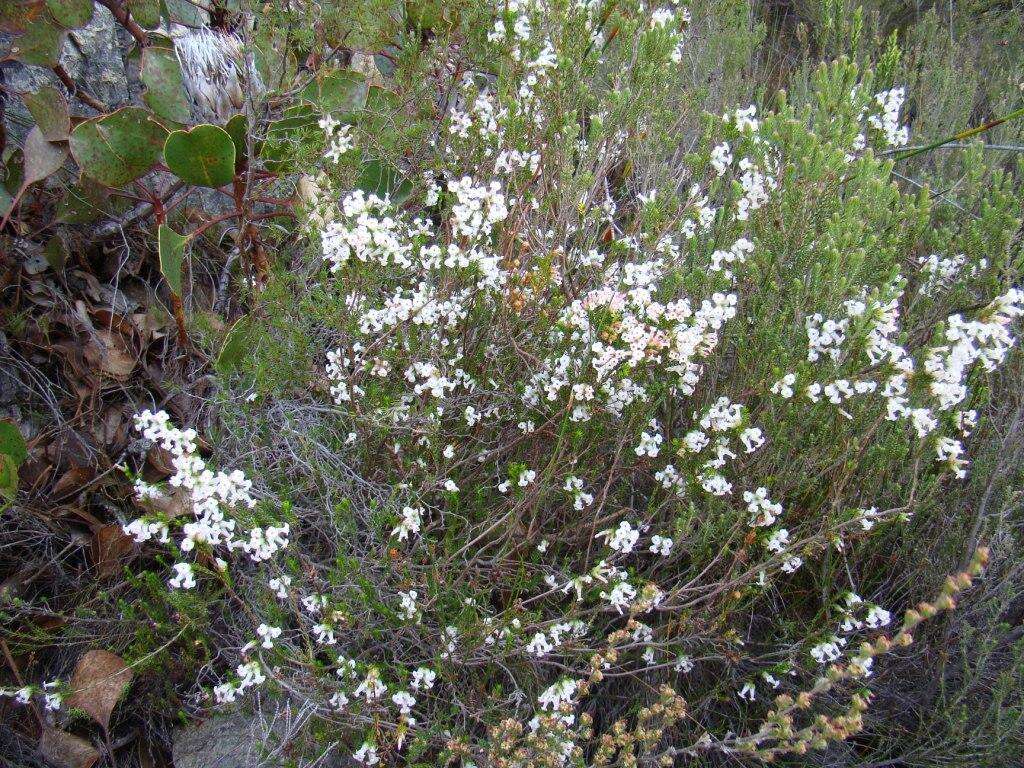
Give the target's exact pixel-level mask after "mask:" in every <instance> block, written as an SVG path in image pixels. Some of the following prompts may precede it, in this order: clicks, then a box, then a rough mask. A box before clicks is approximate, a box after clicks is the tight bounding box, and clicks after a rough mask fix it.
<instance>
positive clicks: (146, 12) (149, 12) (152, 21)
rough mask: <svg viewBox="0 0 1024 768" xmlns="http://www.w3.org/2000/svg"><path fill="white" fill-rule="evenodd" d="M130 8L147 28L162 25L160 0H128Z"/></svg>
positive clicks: (137, 19) (133, 14) (142, 25)
mask: <svg viewBox="0 0 1024 768" xmlns="http://www.w3.org/2000/svg"><path fill="white" fill-rule="evenodd" d="M128 8H129V10H131V12H132V17H133V18H134V19H135V20H136V21H137V22H139V26H141V27H146V28H147V29H152V28H153V27H159V26H160V0H128Z"/></svg>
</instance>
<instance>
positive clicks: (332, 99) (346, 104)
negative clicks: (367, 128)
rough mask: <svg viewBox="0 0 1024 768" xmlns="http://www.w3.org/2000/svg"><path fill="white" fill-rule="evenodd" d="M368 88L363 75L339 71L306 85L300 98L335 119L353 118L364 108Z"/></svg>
mask: <svg viewBox="0 0 1024 768" xmlns="http://www.w3.org/2000/svg"><path fill="white" fill-rule="evenodd" d="M368 88H369V84H368V83H367V80H366V76H365V75H363V74H360V73H359V72H351V71H349V70H341V69H339V70H335V71H333V72H328V73H327V74H326V75H324V76H323V77H321V78H319V79H317V80H314V81H313V82H311V83H310V84H309V85H307V86H306V87H305V88H304V89H303V91H302V98H304V99H306V100H308V101H311V102H313V103H314V104H316V105H317V106H318V107H320V109H321V111H323V112H330V113H332V114H334V115H335V116H336V117H345V116H353V115H354V114H355V113H356V112H358V111H359V110H361V109H362V108H363V107H364V106H366V94H367V89H368Z"/></svg>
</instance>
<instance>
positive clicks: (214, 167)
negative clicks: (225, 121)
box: [164, 123, 235, 187]
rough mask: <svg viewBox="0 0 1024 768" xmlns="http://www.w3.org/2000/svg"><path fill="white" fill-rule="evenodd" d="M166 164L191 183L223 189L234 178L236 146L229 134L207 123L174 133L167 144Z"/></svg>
mask: <svg viewBox="0 0 1024 768" xmlns="http://www.w3.org/2000/svg"><path fill="white" fill-rule="evenodd" d="M164 162H165V163H166V164H167V167H168V168H170V169H171V172H172V173H173V174H174V175H175V176H177V177H178V178H179V179H182V180H184V181H187V182H188V183H190V184H197V185H199V186H202V187H222V186H224V185H225V184H228V183H229V182H230V181H231V179H233V178H234V176H235V144H234V142H233V141H232V140H231V136H229V135H228V133H227V131H225V130H224V129H223V128H218V127H217V126H216V125H210V124H208V123H207V124H204V125H197V126H196V127H195V128H192V129H190V130H187V131H172V132H171V134H170V135H169V136H168V137H167V142H166V143H165V144H164Z"/></svg>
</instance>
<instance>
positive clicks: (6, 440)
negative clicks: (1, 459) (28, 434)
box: [0, 419, 28, 467]
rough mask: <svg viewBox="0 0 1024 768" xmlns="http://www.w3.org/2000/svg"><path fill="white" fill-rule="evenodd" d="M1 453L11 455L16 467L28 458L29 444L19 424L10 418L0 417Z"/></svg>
mask: <svg viewBox="0 0 1024 768" xmlns="http://www.w3.org/2000/svg"><path fill="white" fill-rule="evenodd" d="M0 454H3V455H4V456H9V457H10V458H11V461H12V462H13V463H14V466H15V467H19V466H21V463H22V462H23V461H25V459H27V458H28V446H26V445H25V438H24V437H22V436H21V430H20V429H18V425H17V424H15V423H14V422H13V421H11V420H10V419H0Z"/></svg>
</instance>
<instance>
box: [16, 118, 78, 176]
mask: <svg viewBox="0 0 1024 768" xmlns="http://www.w3.org/2000/svg"><path fill="white" fill-rule="evenodd" d="M24 152H25V177H24V180H23V181H22V182H21V184H22V187H27V186H28V185H29V184H34V183H36V182H37V181H42V180H43V179H45V178H46V177H47V176H49V175H50V174H51V173H54V172H56V171H58V170H60V167H61V166H62V165H64V161H65V160H67V157H68V150H67V147H66V146H65V145H63V144H54V143H53V142H49V141H47V140H46V139H45V138H44V137H43V132H42V131H41V130H39V126H38V125H34V126H32V130H31V131H29V132H28V136H26V137H25V147H24Z"/></svg>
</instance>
